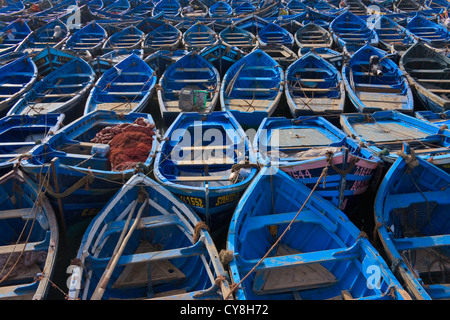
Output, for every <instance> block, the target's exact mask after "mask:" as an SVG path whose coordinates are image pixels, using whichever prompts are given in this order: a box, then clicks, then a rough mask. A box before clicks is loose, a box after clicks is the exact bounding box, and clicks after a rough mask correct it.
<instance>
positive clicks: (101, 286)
mask: <svg viewBox="0 0 450 320" xmlns="http://www.w3.org/2000/svg"><path fill="white" fill-rule="evenodd" d="M146 204H147V201H146V200H145V201H144V203H143V204H142V206H141V207H140V208H139V211H138V213H137V216H136V218H135V220H134V223H133V225H132V226H131V228H130V230H129V231H128V233H127V235H126V237H125V239H123V242H122V243H121V244H120V247H119V250H118V251H117V253H116V254H113V255H112V257H111V260H110V264H109V265H108V266H107V267H106V269H105V271H104V272H103V274H102V277H101V278H100V281H99V282H98V284H97V287H96V288H95V290H94V293H93V294H92V297H91V300H100V299H101V298H102V297H103V294H104V293H105V289H106V286H107V285H108V282H109V279H110V278H111V275H112V273H113V271H114V268H115V267H116V265H117V263H118V262H119V259H120V257H121V255H122V253H123V250H124V249H125V246H126V245H127V243H128V240H130V238H131V235H132V234H133V232H134V230H135V229H136V227H137V225H138V224H139V221H140V218H141V214H142V212H143V211H144V208H145V205H146Z"/></svg>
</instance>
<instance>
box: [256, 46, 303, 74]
mask: <svg viewBox="0 0 450 320" xmlns="http://www.w3.org/2000/svg"><path fill="white" fill-rule="evenodd" d="M258 49H261V50H262V51H264V52H265V53H267V54H268V55H269V56H270V57H272V59H273V60H275V61H276V62H277V63H278V64H279V65H280V66H281V68H283V70H285V69H286V68H287V67H289V66H290V65H291V64H292V63H294V62H295V61H297V59H298V55H297V54H296V53H295V52H294V51H293V50H292V49H290V48H289V47H286V46H284V45H269V46H259V45H258V46H257V47H256V48H254V49H253V51H256V50H258Z"/></svg>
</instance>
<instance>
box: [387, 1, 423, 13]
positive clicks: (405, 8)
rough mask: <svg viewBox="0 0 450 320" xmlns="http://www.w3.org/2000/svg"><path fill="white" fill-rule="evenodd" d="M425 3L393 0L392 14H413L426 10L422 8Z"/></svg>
mask: <svg viewBox="0 0 450 320" xmlns="http://www.w3.org/2000/svg"><path fill="white" fill-rule="evenodd" d="M424 2H425V1H414V0H403V1H400V0H393V1H391V3H392V9H393V11H394V12H398V13H414V12H418V11H419V12H420V11H423V10H426V9H427V8H426V7H425V6H424Z"/></svg>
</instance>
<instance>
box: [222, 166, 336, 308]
mask: <svg viewBox="0 0 450 320" xmlns="http://www.w3.org/2000/svg"><path fill="white" fill-rule="evenodd" d="M327 173H328V166H326V167H324V168H323V170H322V173H321V174H320V177H319V179H317V182H316V184H315V185H314V188H312V190H311V192H310V193H309V195H308V197H307V198H306V200H305V201H304V202H303V204H302V206H301V207H300V209H299V210H298V212H297V213H296V215H295V216H294V218H292V220H291V222H290V223H289V225H288V226H287V227H286V229H285V230H284V231H283V233H282V234H281V235H280V237H279V238H278V239H277V241H275V243H274V244H273V245H272V246H271V247H270V248H269V250H268V251H267V252H266V254H265V255H264V256H263V257H262V258H261V260H259V261H258V263H257V264H256V265H255V266H254V267H253V268H252V269H251V270H250V271H249V272H248V273H247V274H246V275H245V276H244V277H243V278H242V279H241V281H239V282H238V283H235V284H233V285H232V287H231V290H230V292H229V293H228V295H227V296H226V297H225V300H227V299H228V297H229V295H230V294H232V293H233V292H234V291H236V289H237V288H238V286H239V285H240V284H241V283H242V282H244V280H245V279H246V278H247V277H248V276H249V275H250V274H251V273H252V272H253V271H255V269H256V268H257V267H258V266H259V265H260V264H261V263H262V262H263V261H264V259H266V258H267V256H268V255H269V253H270V252H271V251H272V250H273V249H274V248H275V247H276V246H277V245H278V243H279V242H280V241H281V239H282V238H283V237H284V235H285V234H286V232H287V231H288V230H290V229H291V225H292V224H293V223H294V221H295V220H296V219H297V216H298V215H299V214H300V212H301V211H302V210H303V208H304V207H305V205H306V204H307V203H308V201H309V198H310V197H311V196H312V194H313V193H314V191H315V190H316V188H317V186H318V185H319V183H320V181H321V180H322V178H324V177H325V176H326V175H327Z"/></svg>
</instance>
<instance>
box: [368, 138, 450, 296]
mask: <svg viewBox="0 0 450 320" xmlns="http://www.w3.org/2000/svg"><path fill="white" fill-rule="evenodd" d="M405 149H406V150H404V152H403V153H402V157H399V158H398V159H397V160H396V161H395V162H394V164H393V165H392V166H391V168H390V169H389V171H388V173H387V174H386V176H385V177H384V179H383V181H382V183H381V185H380V187H379V189H378V193H377V197H376V200H375V208H374V212H375V222H376V223H377V228H376V230H377V236H378V239H379V241H380V242H381V245H382V247H383V249H384V251H385V254H386V257H387V261H388V263H389V264H390V265H391V269H392V271H393V272H394V274H395V275H396V276H397V278H398V279H399V280H400V281H401V282H402V283H404V284H403V287H404V288H405V289H406V290H407V291H408V293H409V294H410V295H411V296H412V297H413V298H414V299H417V300H431V299H433V300H439V299H446V300H447V299H448V298H449V297H450V290H449V286H448V272H447V270H448V267H449V257H450V253H449V251H448V248H449V243H450V240H449V233H450V231H449V214H450V197H449V192H448V186H449V185H450V175H449V173H448V172H444V171H443V170H441V169H439V168H437V167H436V166H434V165H432V164H431V163H429V162H428V161H425V160H423V159H421V158H420V157H416V155H415V154H414V153H413V152H410V153H408V152H407V146H406V148H405Z"/></svg>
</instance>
